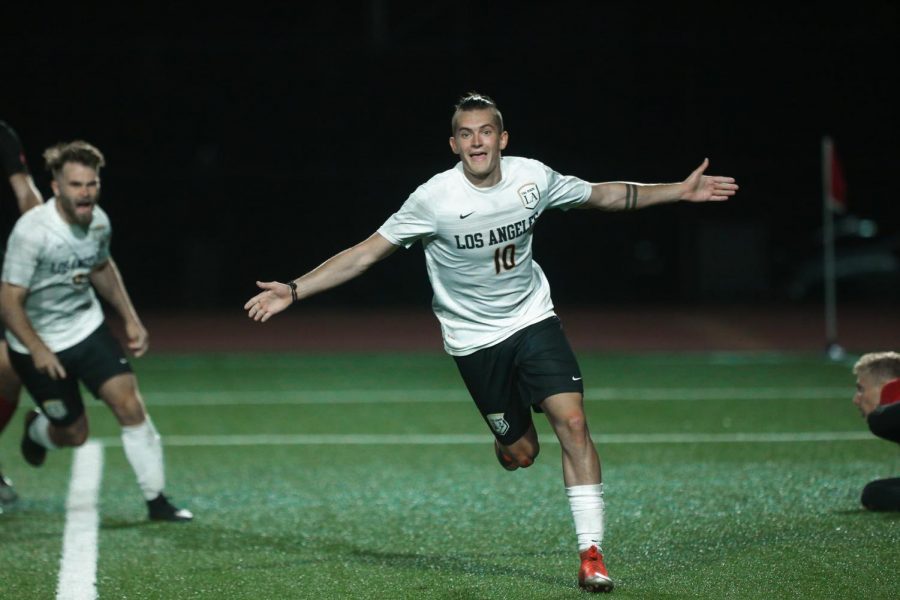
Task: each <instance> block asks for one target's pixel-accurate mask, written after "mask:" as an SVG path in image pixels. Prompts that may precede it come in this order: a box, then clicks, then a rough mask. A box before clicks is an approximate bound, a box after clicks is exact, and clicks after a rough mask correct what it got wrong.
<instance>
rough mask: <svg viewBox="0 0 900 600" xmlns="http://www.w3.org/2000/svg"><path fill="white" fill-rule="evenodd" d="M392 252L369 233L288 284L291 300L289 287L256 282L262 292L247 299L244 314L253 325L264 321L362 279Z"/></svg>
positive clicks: (391, 245) (379, 237)
mask: <svg viewBox="0 0 900 600" xmlns="http://www.w3.org/2000/svg"><path fill="white" fill-rule="evenodd" d="M396 249H397V246H395V245H394V244H392V243H390V242H389V241H387V240H386V239H385V238H384V237H383V236H382V235H381V234H380V233H373V234H372V235H371V236H370V237H369V238H367V239H366V240H364V241H362V242H360V243H359V244H357V245H355V246H353V247H352V248H347V249H346V250H344V251H343V252H339V253H338V254H335V255H334V256H332V257H331V258H329V259H328V260H326V261H325V262H323V263H322V264H321V265H319V266H318V267H316V268H315V269H313V270H312V271H310V272H309V273H307V274H306V275H303V276H302V277H299V278H297V279H295V280H294V281H293V282H292V283H294V284H295V285H296V291H295V297H292V294H291V286H290V284H288V283H279V282H277V281H267V282H262V281H257V282H256V285H257V286H259V287H260V288H262V289H263V290H264V291H262V292H260V293H259V294H257V295H255V296H253V297H252V298H250V300H248V301H247V303H246V304H244V310H246V311H247V316H249V317H250V318H251V319H253V320H254V321H263V322H265V321H268V320H269V318H270V317H272V316H273V315H276V314H278V313H280V312H281V311H283V310H284V309H285V308H287V307H288V306H290V305H291V303H292V302H294V301H295V300H301V299H303V298H308V297H310V296H313V295H315V294H318V293H319V292H323V291H325V290H327V289H331V288H333V287H337V286H339V285H341V284H342V283H346V282H347V281H350V280H351V279H353V278H355V277H358V276H359V275H362V274H363V273H365V272H366V270H368V268H369V267H371V266H372V265H373V264H375V263H376V262H378V261H380V260H382V259H385V258H387V257H388V256H390V255H391V254H393V252H394V250H396Z"/></svg>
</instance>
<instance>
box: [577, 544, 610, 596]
mask: <svg viewBox="0 0 900 600" xmlns="http://www.w3.org/2000/svg"><path fill="white" fill-rule="evenodd" d="M578 587H580V588H582V589H584V590H585V591H588V592H611V591H612V589H613V582H612V579H610V578H609V572H608V571H607V570H606V565H604V564H603V555H602V554H600V551H599V550H597V546H591V547H590V548H588V549H587V550H585V551H584V552H582V553H581V570H580V571H578Z"/></svg>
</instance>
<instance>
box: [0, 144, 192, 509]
mask: <svg viewBox="0 0 900 600" xmlns="http://www.w3.org/2000/svg"><path fill="white" fill-rule="evenodd" d="M44 159H45V160H46V164H47V169H48V170H49V171H50V173H51V174H52V181H51V187H52V188H53V194H54V197H53V198H51V199H50V200H48V201H47V202H46V203H45V204H43V205H41V206H39V207H37V208H35V209H33V210H30V211H28V212H27V213H25V214H24V215H22V216H21V217H20V218H19V220H18V221H17V222H16V225H15V227H14V228H13V231H12V233H11V234H10V237H9V244H8V247H7V251H6V256H5V259H4V261H3V275H2V283H0V315H2V317H3V320H4V321H5V323H6V327H7V329H8V331H7V332H6V338H7V341H8V342H9V347H10V352H9V355H10V362H11V363H12V366H13V368H14V369H15V370H16V373H18V375H19V377H20V378H21V380H22V382H23V384H24V385H25V387H26V389H28V392H29V393H30V394H31V396H32V398H34V400H35V402H37V404H38V406H39V407H40V411H37V410H35V411H32V412H30V413H29V414H28V415H26V417H25V433H24V436H23V438H22V454H23V456H24V457H25V460H26V461H27V462H28V463H29V464H31V465H33V466H35V467H38V466H40V465H42V464H43V463H44V460H45V459H46V456H47V451H48V450H52V449H56V448H59V447H61V446H80V445H81V444H83V443H84V442H85V441H86V440H87V437H88V421H87V415H86V414H85V412H84V402H83V400H82V397H81V392H80V390H79V382H82V383H84V385H85V386H86V387H87V388H88V389H89V390H90V391H91V393H92V394H93V395H94V396H95V397H97V398H99V399H101V400H102V401H103V402H104V403H106V405H107V406H109V408H110V409H111V410H112V412H113V415H115V417H116V419H117V420H118V421H119V424H120V425H121V426H122V446H123V448H124V449H125V456H126V457H127V459H128V462H129V463H130V464H131V467H132V468H133V469H134V472H135V475H136V476H137V481H138V485H139V486H140V488H141V491H142V492H143V495H144V498H145V500H146V501H147V508H148V512H149V516H150V519H152V520H162V521H189V520H191V519H192V518H193V515H192V514H191V513H190V511H187V510H184V509H178V508H176V507H175V506H173V505H172V504H171V503H170V502H169V500H168V499H167V498H166V496H165V495H164V494H163V488H164V486H165V475H164V469H163V449H162V442H161V440H160V436H159V434H158V433H157V431H156V428H155V427H154V426H153V422H152V421H151V420H150V417H149V415H148V414H147V411H146V409H145V407H144V401H143V399H142V398H141V395H140V392H139V391H138V386H137V379H136V378H135V376H134V373H133V371H132V369H131V365H130V364H129V362H128V359H127V358H126V357H125V353H124V352H123V351H122V347H121V346H120V345H119V343H118V342H117V341H116V339H115V338H114V337H113V336H112V334H111V332H110V331H109V329H108V328H107V326H106V324H105V322H104V315H103V310H102V308H101V306H100V302H99V301H98V299H97V295H96V294H95V292H94V290H95V289H96V291H97V292H99V293H100V295H101V296H103V298H104V299H106V300H107V301H108V302H109V303H110V305H111V306H112V307H113V308H114V309H115V310H116V312H118V313H119V315H120V316H121V318H122V319H123V321H124V325H125V333H126V335H127V337H128V349H129V350H130V351H131V352H132V353H133V354H134V356H141V355H143V354H144V353H145V352H146V351H147V347H148V336H147V330H146V329H144V326H143V324H142V323H141V320H140V318H139V317H138V315H137V312H136V311H135V309H134V306H133V305H132V303H131V299H130V298H129V296H128V292H127V291H126V289H125V285H124V283H123V281H122V276H121V275H120V273H119V269H118V267H117V266H116V263H115V261H113V259H112V256H110V252H109V244H110V237H111V234H112V230H111V227H110V221H109V218H108V217H107V215H106V213H105V212H104V211H103V209H101V208H100V207H99V206H98V205H97V202H98V200H99V198H100V167H102V166H103V165H104V164H105V160H104V157H103V155H102V154H101V153H100V151H99V150H98V149H97V148H95V147H94V146H92V145H90V144H88V143H86V142H83V141H75V142H70V143H65V144H59V145H57V146H54V147H52V148H49V149H48V150H47V151H46V152H44Z"/></svg>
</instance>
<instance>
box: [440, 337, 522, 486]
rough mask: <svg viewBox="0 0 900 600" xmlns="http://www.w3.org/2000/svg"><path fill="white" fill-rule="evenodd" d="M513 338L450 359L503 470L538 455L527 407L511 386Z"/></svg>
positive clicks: (517, 391)
mask: <svg viewBox="0 0 900 600" xmlns="http://www.w3.org/2000/svg"><path fill="white" fill-rule="evenodd" d="M515 343H516V336H513V338H511V339H509V340H506V341H503V342H500V343H499V344H497V345H496V346H492V347H490V348H485V349H483V350H479V351H477V352H475V353H473V354H469V355H467V356H454V359H455V361H456V366H457V367H458V368H459V372H460V375H461V376H462V378H463V381H464V382H465V384H466V387H467V388H468V390H469V394H470V395H471V396H472V399H473V400H474V401H475V405H476V406H477V407H478V410H479V411H480V412H481V416H482V417H483V418H484V420H485V423H487V425H488V427H490V428H491V431H492V432H493V434H494V454H495V456H496V457H497V461H498V462H499V463H500V466H502V467H503V468H504V469H506V470H507V471H515V470H516V469H518V468H520V467H523V468H524V467H530V466H531V465H532V464H534V460H535V459H536V458H537V455H538V453H539V452H540V444H539V442H538V437H537V432H536V431H535V429H534V424H533V422H532V419H531V407H530V405H529V404H528V403H527V402H524V401H523V400H522V397H521V395H520V393H519V389H518V387H517V385H516V383H515V379H516V378H515V364H514V360H513V359H514V355H515Z"/></svg>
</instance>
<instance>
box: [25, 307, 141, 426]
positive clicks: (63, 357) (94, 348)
mask: <svg viewBox="0 0 900 600" xmlns="http://www.w3.org/2000/svg"><path fill="white" fill-rule="evenodd" d="M56 357H57V358H58V359H59V362H60V363H61V364H62V366H63V368H65V370H66V378H65V379H51V378H50V376H49V375H46V374H44V373H41V372H40V371H38V370H37V369H35V368H34V361H33V360H31V355H30V354H21V353H19V352H15V351H14V350H13V349H12V348H10V349H9V361H10V363H12V366H13V369H14V370H15V371H16V373H17V374H18V375H19V378H20V379H21V380H22V385H24V386H25V389H27V390H28V393H29V394H31V397H32V398H34V401H35V402H36V403H37V405H38V406H40V407H41V410H42V411H43V413H44V414H45V415H47V418H48V419H50V421H51V422H53V423H54V424H56V425H61V426H66V425H71V424H72V423H74V422H75V421H77V420H78V418H79V417H80V416H81V415H82V414H84V401H83V400H82V398H81V390H80V388H79V385H78V384H79V382H82V383H84V385H85V387H87V389H89V390H90V392H91V393H92V394H93V395H94V397H95V398H98V399H99V398H100V386H102V385H103V384H104V383H106V382H107V381H108V380H109V379H112V378H113V377H115V376H116V375H120V374H122V373H131V372H132V369H131V364H130V363H129V362H128V359H127V358H126V357H125V352H124V351H123V350H122V346H121V344H119V342H118V340H116V338H115V337H113V335H112V333H111V332H110V331H109V328H108V327H107V326H106V324H105V323H104V324H102V325H100V327H98V328H97V329H95V330H94V332H93V333H92V334H91V335H89V336H87V337H86V338H85V339H83V340H82V341H80V342H78V343H77V344H75V345H74V346H72V347H71V348H67V349H65V350H62V351H60V352H57V353H56Z"/></svg>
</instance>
